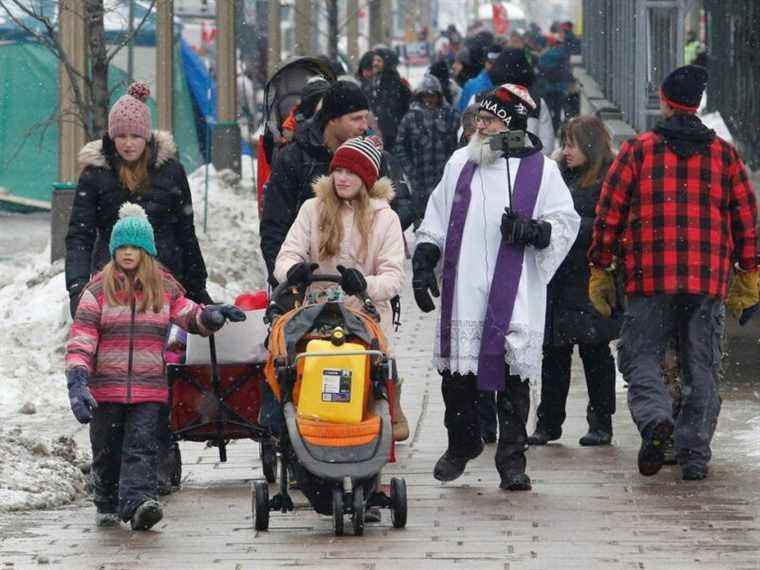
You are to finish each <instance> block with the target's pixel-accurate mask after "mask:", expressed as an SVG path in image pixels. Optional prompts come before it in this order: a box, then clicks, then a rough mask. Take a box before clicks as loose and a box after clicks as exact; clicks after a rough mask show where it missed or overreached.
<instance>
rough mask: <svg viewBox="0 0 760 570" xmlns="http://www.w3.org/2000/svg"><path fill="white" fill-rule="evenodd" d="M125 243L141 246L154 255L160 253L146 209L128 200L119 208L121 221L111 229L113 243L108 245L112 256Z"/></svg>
mask: <svg viewBox="0 0 760 570" xmlns="http://www.w3.org/2000/svg"><path fill="white" fill-rule="evenodd" d="M125 245H131V246H134V247H139V248H141V249H143V250H144V251H146V252H147V253H149V254H150V255H152V256H154V257H155V256H156V255H158V252H157V251H156V242H155V239H154V238H153V226H151V225H150V222H149V221H148V216H147V214H146V213H145V210H143V209H142V208H141V207H140V206H138V205H137V204H132V203H131V202H126V203H125V204H123V205H122V207H121V208H119V221H118V222H116V224H114V226H113V230H111V243H110V244H109V246H108V249H109V250H110V251H111V257H113V255H114V254H115V253H116V250H117V249H119V248H120V247H124V246H125Z"/></svg>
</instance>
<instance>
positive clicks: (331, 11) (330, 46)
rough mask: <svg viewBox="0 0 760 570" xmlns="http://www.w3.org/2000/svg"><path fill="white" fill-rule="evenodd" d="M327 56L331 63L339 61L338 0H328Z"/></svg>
mask: <svg viewBox="0 0 760 570" xmlns="http://www.w3.org/2000/svg"><path fill="white" fill-rule="evenodd" d="M327 29H328V43H327V55H328V57H329V58H330V61H338V35H339V32H338V0H327Z"/></svg>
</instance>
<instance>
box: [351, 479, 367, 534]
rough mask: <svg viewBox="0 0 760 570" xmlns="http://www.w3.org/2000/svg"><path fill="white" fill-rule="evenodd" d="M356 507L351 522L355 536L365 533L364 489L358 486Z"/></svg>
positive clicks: (355, 492)
mask: <svg viewBox="0 0 760 570" xmlns="http://www.w3.org/2000/svg"><path fill="white" fill-rule="evenodd" d="M353 506H354V508H353V514H352V515H351V524H352V525H353V527H354V536H361V535H363V534H364V509H365V508H366V505H365V504H364V489H363V488H362V487H356V488H355V489H354V505H353Z"/></svg>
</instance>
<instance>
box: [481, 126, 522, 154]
mask: <svg viewBox="0 0 760 570" xmlns="http://www.w3.org/2000/svg"><path fill="white" fill-rule="evenodd" d="M488 146H489V147H491V150H500V151H502V152H504V153H505V154H509V152H511V151H514V150H522V149H524V148H525V131H505V132H503V133H499V134H496V135H491V138H490V139H489V141H488Z"/></svg>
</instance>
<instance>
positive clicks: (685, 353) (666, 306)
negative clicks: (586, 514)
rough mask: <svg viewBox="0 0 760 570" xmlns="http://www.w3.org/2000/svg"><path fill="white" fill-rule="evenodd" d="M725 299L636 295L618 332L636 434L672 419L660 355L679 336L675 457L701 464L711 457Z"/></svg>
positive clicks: (647, 432) (717, 408)
mask: <svg viewBox="0 0 760 570" xmlns="http://www.w3.org/2000/svg"><path fill="white" fill-rule="evenodd" d="M724 317H725V308H724V306H723V301H722V300H721V299H719V298H716V297H710V296H707V295H687V294H681V295H653V296H650V297H645V296H635V297H632V298H630V299H629V300H628V306H627V308H626V311H625V320H624V322H623V328H622V331H621V333H620V346H619V349H618V354H619V357H620V371H621V372H622V373H623V376H624V377H625V380H626V381H627V382H628V406H629V408H630V410H631V416H632V417H633V420H634V422H635V423H636V426H637V427H638V429H639V432H640V433H641V434H642V436H643V437H644V438H647V437H651V432H652V430H653V429H654V428H655V427H656V426H657V425H658V424H659V423H661V422H664V421H668V422H673V405H672V401H671V397H670V394H669V393H668V387H667V386H666V385H665V383H664V382H663V374H662V367H661V363H662V359H663V355H664V352H665V348H666V347H667V346H668V342H669V341H670V338H671V337H672V336H673V335H676V336H677V339H678V342H677V350H678V358H679V362H680V365H681V373H682V382H683V396H682V404H681V406H682V407H681V413H680V414H679V415H678V418H677V420H676V424H675V432H674V444H675V452H676V460H677V461H678V463H679V464H680V465H682V466H687V465H695V466H704V465H706V464H707V463H708V462H709V461H710V458H711V454H712V453H711V450H710V442H711V441H712V437H713V434H714V433H715V428H716V425H717V423H718V414H719V413H720V397H719V394H718V377H719V369H720V356H721V349H720V339H721V334H722V331H723V325H724Z"/></svg>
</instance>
